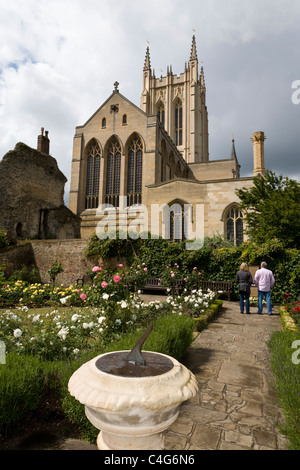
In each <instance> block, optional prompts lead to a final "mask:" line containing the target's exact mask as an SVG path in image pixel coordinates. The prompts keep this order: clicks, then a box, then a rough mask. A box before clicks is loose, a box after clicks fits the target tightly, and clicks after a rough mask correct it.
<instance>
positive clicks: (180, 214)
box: [169, 201, 186, 242]
mask: <svg viewBox="0 0 300 470" xmlns="http://www.w3.org/2000/svg"><path fill="white" fill-rule="evenodd" d="M169 208H170V240H171V241H174V242H181V241H183V240H185V238H186V237H185V226H184V220H185V214H184V205H183V203H182V202H178V201H177V202H173V203H172V204H170V206H169Z"/></svg>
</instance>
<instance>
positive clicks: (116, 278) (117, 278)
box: [113, 274, 121, 282]
mask: <svg viewBox="0 0 300 470" xmlns="http://www.w3.org/2000/svg"><path fill="white" fill-rule="evenodd" d="M113 279H114V282H120V281H121V278H120V276H118V274H116V275H115V276H114V278H113Z"/></svg>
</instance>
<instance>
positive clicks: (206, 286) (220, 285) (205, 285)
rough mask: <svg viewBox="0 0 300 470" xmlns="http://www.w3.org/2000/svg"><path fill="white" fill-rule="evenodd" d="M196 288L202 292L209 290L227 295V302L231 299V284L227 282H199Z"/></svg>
mask: <svg viewBox="0 0 300 470" xmlns="http://www.w3.org/2000/svg"><path fill="white" fill-rule="evenodd" d="M197 287H198V289H201V290H202V291H203V292H208V291H209V290H211V291H212V292H216V293H222V294H225V295H227V297H228V300H230V298H231V292H232V282H229V281H199V282H198V283H197Z"/></svg>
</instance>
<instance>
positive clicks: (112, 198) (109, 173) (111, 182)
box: [105, 138, 121, 207]
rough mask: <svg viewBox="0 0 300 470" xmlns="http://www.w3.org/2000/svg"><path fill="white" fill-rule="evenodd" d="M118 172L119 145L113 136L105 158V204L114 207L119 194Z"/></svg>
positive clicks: (117, 203) (119, 171)
mask: <svg viewBox="0 0 300 470" xmlns="http://www.w3.org/2000/svg"><path fill="white" fill-rule="evenodd" d="M120 174H121V145H120V142H119V141H118V140H117V139H116V138H114V139H112V141H111V143H110V145H109V147H108V150H107V158H106V197H105V202H106V204H111V205H113V206H114V207H118V205H119V195H120Z"/></svg>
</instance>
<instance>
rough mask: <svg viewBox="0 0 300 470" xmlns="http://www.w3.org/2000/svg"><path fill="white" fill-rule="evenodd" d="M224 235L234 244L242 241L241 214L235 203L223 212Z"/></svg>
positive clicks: (242, 225) (242, 223) (236, 244)
mask: <svg viewBox="0 0 300 470" xmlns="http://www.w3.org/2000/svg"><path fill="white" fill-rule="evenodd" d="M225 237H226V239H227V240H229V241H232V242H233V243H234V245H235V246H240V245H241V244H242V243H243V241H244V222H243V214H242V211H241V210H240V209H239V207H238V206H237V205H234V206H231V207H230V208H229V209H228V210H227V212H226V214H225Z"/></svg>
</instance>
